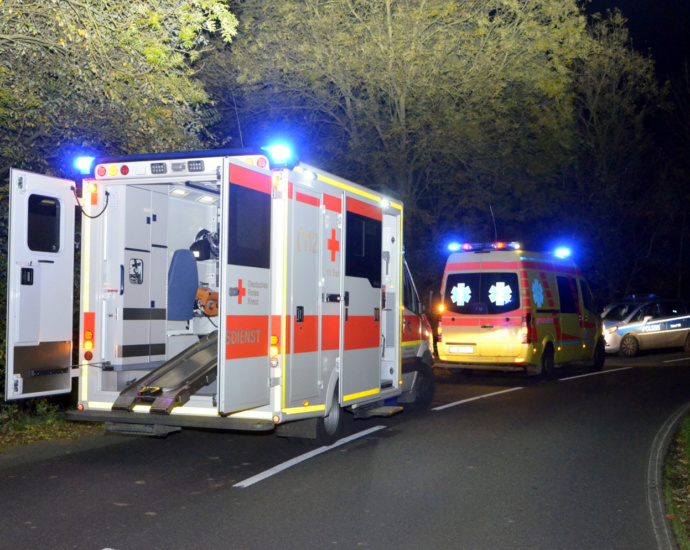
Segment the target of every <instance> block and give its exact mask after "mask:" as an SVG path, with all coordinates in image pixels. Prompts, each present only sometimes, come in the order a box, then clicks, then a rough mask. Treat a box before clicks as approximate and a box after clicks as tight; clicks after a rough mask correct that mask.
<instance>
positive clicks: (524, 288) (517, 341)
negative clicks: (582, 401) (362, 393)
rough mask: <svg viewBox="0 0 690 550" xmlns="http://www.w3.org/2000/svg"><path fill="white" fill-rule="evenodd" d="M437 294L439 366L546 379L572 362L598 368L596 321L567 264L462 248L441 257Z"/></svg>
mask: <svg viewBox="0 0 690 550" xmlns="http://www.w3.org/2000/svg"><path fill="white" fill-rule="evenodd" d="M441 295H442V300H443V302H442V305H441V310H442V313H441V317H440V320H439V324H438V343H437V350H438V356H439V359H440V363H439V365H441V366H443V367H446V368H450V369H460V370H466V371H468V372H471V371H474V370H475V369H477V370H500V371H522V372H526V373H528V374H535V375H536V374H541V375H542V376H544V377H545V378H549V377H550V376H551V375H552V374H553V369H554V367H558V366H561V365H564V364H567V363H571V362H576V361H586V362H589V363H590V364H591V366H592V367H593V368H594V369H596V370H600V369H602V368H603V366H604V360H605V356H606V353H605V349H606V348H605V344H604V338H603V331H602V321H601V319H600V318H599V316H598V315H597V313H596V307H595V305H594V299H593V297H592V293H591V291H590V289H589V286H588V285H587V282H586V281H585V278H584V277H583V275H582V272H581V271H580V269H579V268H578V267H577V266H576V265H575V264H573V263H572V262H571V261H569V260H567V259H563V258H559V257H557V256H555V255H549V254H542V253H536V252H528V251H525V250H522V249H521V248H520V245H519V244H518V243H503V242H496V243H480V244H469V243H467V244H464V245H462V249H461V251H458V252H456V253H453V254H451V255H450V257H449V258H448V261H447V263H446V268H445V272H444V274H443V283H442V287H441Z"/></svg>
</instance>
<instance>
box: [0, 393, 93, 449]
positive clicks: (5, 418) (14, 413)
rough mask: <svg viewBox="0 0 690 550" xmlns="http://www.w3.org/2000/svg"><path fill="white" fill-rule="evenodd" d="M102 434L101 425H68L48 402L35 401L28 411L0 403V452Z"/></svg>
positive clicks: (23, 407) (63, 417) (56, 406)
mask: <svg viewBox="0 0 690 550" xmlns="http://www.w3.org/2000/svg"><path fill="white" fill-rule="evenodd" d="M102 431H103V425H102V424H92V423H90V422H69V421H68V420H67V419H65V415H64V414H63V412H62V411H61V410H60V407H59V406H58V405H56V404H54V403H49V402H48V401H46V400H45V399H37V400H33V403H31V405H30V406H29V407H27V406H26V405H24V406H20V405H18V404H14V403H12V404H8V403H2V402H0V452H2V450H3V448H5V447H12V446H15V445H26V444H28V443H34V442H36V441H51V440H54V439H76V438H78V437H81V436H83V435H86V434H89V433H99V432H102Z"/></svg>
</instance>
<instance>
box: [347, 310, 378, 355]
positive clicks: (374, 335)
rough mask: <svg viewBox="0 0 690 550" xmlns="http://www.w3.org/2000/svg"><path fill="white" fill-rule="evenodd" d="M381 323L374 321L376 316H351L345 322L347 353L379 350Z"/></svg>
mask: <svg viewBox="0 0 690 550" xmlns="http://www.w3.org/2000/svg"><path fill="white" fill-rule="evenodd" d="M380 334H381V333H380V330H379V323H378V322H376V321H374V315H373V313H372V315H350V317H349V318H348V320H347V321H345V342H344V346H343V347H344V349H345V350H346V351H351V350H356V349H369V348H378V347H379V345H380V338H381V337H380Z"/></svg>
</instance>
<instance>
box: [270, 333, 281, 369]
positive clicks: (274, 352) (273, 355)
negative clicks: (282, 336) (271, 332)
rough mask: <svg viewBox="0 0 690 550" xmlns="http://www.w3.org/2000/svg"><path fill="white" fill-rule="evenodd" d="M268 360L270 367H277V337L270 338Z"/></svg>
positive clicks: (278, 349)
mask: <svg viewBox="0 0 690 550" xmlns="http://www.w3.org/2000/svg"><path fill="white" fill-rule="evenodd" d="M269 355H270V360H269V364H270V365H271V366H272V367H274V368H275V367H277V366H278V356H279V355H280V344H279V343H278V337H277V336H271V348H270V350H269Z"/></svg>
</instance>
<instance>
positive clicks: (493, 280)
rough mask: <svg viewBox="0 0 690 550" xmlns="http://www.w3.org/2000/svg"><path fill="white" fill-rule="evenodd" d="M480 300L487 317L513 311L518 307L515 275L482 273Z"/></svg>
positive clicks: (518, 300) (518, 288)
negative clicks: (484, 307) (485, 307)
mask: <svg viewBox="0 0 690 550" xmlns="http://www.w3.org/2000/svg"><path fill="white" fill-rule="evenodd" d="M481 283H482V284H481V295H480V299H481V301H482V302H483V303H485V304H486V306H487V313H489V315H498V314H503V313H508V312H509V311H514V310H516V309H518V308H519V307H520V287H519V285H518V276H517V273H482V279H481Z"/></svg>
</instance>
